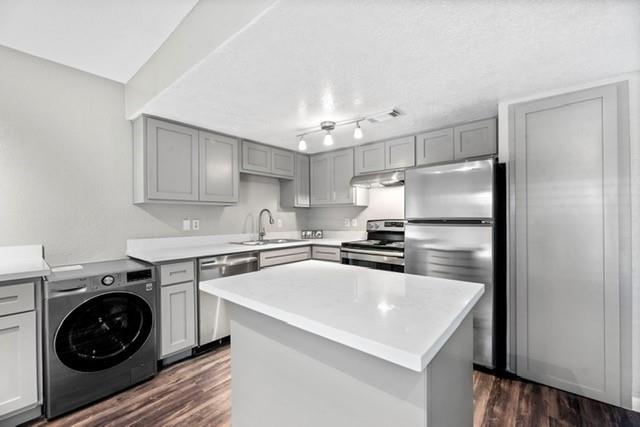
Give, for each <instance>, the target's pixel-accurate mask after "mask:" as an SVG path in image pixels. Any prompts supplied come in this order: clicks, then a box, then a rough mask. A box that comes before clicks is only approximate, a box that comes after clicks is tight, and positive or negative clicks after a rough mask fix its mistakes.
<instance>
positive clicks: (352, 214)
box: [307, 187, 404, 231]
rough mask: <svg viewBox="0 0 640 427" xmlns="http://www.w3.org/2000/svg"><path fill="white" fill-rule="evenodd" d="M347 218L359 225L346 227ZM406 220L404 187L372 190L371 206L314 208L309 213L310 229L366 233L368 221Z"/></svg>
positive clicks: (370, 191)
mask: <svg viewBox="0 0 640 427" xmlns="http://www.w3.org/2000/svg"><path fill="white" fill-rule="evenodd" d="M345 218H349V219H352V218H356V219H357V221H358V225H356V226H355V227H354V226H349V227H346V226H345V225H344V219H345ZM386 218H404V187H389V188H372V189H371V190H369V206H367V207H366V208H356V207H331V208H314V209H311V210H310V211H309V214H308V217H307V219H308V220H307V224H308V225H309V227H310V228H321V229H325V230H352V231H364V230H365V226H366V222H367V220H368V219H386Z"/></svg>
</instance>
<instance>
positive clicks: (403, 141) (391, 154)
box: [384, 136, 416, 169]
mask: <svg viewBox="0 0 640 427" xmlns="http://www.w3.org/2000/svg"><path fill="white" fill-rule="evenodd" d="M384 151H385V153H384V154H385V155H384V168H385V169H402V168H409V167H412V166H415V164H416V156H415V152H416V151H415V138H414V137H413V136H406V137H404V138H398V139H393V140H391V141H385V143H384Z"/></svg>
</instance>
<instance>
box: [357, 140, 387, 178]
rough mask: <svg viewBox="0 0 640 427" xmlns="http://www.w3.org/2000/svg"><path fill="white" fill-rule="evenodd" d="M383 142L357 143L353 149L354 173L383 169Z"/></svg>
mask: <svg viewBox="0 0 640 427" xmlns="http://www.w3.org/2000/svg"><path fill="white" fill-rule="evenodd" d="M384 154H385V143H384V142H377V143H375V144H367V145H359V146H357V147H356V148H355V149H354V156H355V170H356V175H362V174H366V173H371V172H378V171H381V170H384V168H385V166H384V164H385V161H384Z"/></svg>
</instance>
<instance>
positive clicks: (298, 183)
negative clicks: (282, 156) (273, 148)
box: [280, 153, 311, 208]
mask: <svg viewBox="0 0 640 427" xmlns="http://www.w3.org/2000/svg"><path fill="white" fill-rule="evenodd" d="M294 171H295V172H294V178H293V180H282V181H281V182H280V204H281V205H282V206H283V207H286V208H308V207H309V206H310V198H309V191H310V189H311V188H310V183H309V181H310V171H309V156H307V155H306V154H299V153H296V154H295V167H294Z"/></svg>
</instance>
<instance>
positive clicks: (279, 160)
mask: <svg viewBox="0 0 640 427" xmlns="http://www.w3.org/2000/svg"><path fill="white" fill-rule="evenodd" d="M294 154H295V153H294V152H293V151H288V150H281V149H278V148H274V147H270V146H268V145H264V144H258V143H257V142H250V141H242V170H241V172H245V173H251V174H256V175H267V176H274V177H277V178H293V176H294V156H293V155H294Z"/></svg>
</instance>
